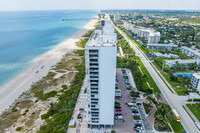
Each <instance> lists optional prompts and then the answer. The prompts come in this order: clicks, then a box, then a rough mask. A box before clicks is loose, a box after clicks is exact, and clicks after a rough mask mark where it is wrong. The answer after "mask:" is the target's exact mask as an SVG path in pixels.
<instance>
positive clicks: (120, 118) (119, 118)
mask: <svg viewBox="0 0 200 133" xmlns="http://www.w3.org/2000/svg"><path fill="white" fill-rule="evenodd" d="M115 119H116V120H122V119H123V117H122V115H118V116H115Z"/></svg>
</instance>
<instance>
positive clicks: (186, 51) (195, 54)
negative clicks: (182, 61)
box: [181, 46, 200, 60]
mask: <svg viewBox="0 0 200 133" xmlns="http://www.w3.org/2000/svg"><path fill="white" fill-rule="evenodd" d="M181 51H182V52H183V53H184V54H186V55H188V56H190V57H193V58H194V59H196V60H200V53H199V52H198V51H196V50H193V49H191V48H188V47H186V46H183V47H181Z"/></svg>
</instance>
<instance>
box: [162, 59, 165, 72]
mask: <svg viewBox="0 0 200 133" xmlns="http://www.w3.org/2000/svg"><path fill="white" fill-rule="evenodd" d="M164 65H165V61H163V66H162V71H163V69H164Z"/></svg>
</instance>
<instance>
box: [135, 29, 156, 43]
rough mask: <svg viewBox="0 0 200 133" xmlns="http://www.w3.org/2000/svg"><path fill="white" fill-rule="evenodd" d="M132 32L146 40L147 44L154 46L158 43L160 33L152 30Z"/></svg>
mask: <svg viewBox="0 0 200 133" xmlns="http://www.w3.org/2000/svg"><path fill="white" fill-rule="evenodd" d="M132 32H133V33H135V34H137V36H139V37H141V38H144V39H145V40H147V41H148V43H153V44H156V43H158V42H159V41H160V32H157V31H155V30H153V29H149V28H147V29H145V28H134V29H133V31H132Z"/></svg>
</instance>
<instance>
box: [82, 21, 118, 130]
mask: <svg viewBox="0 0 200 133" xmlns="http://www.w3.org/2000/svg"><path fill="white" fill-rule="evenodd" d="M116 55H117V35H116V33H114V27H113V25H112V24H111V22H110V20H104V26H103V27H101V28H96V30H95V31H94V33H93V34H92V36H91V37H90V39H89V40H88V42H87V44H86V46H85V63H86V79H87V90H88V91H87V93H88V119H89V126H90V127H110V126H112V125H114V103H115V80H116V79H115V77H116V60H117V59H116Z"/></svg>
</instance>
